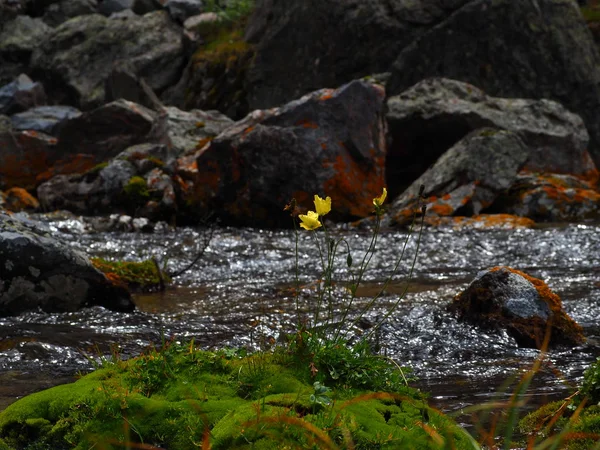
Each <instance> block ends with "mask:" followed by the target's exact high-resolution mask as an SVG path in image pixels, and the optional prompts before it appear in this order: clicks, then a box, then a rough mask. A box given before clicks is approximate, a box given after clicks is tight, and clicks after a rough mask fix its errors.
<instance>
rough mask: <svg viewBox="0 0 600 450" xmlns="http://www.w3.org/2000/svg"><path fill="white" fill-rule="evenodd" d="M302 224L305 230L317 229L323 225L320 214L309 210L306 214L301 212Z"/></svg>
mask: <svg viewBox="0 0 600 450" xmlns="http://www.w3.org/2000/svg"><path fill="white" fill-rule="evenodd" d="M298 217H300V226H301V227H302V228H304V229H305V230H316V229H317V228H319V227H320V226H321V222H319V215H318V214H317V213H316V212H314V211H308V212H307V213H306V214H300V215H299V216H298Z"/></svg>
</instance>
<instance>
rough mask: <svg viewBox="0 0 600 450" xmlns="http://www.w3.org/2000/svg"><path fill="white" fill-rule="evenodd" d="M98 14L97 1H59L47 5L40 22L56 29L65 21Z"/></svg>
mask: <svg viewBox="0 0 600 450" xmlns="http://www.w3.org/2000/svg"><path fill="white" fill-rule="evenodd" d="M96 12H98V2H97V0H60V1H58V2H56V3H52V4H51V5H48V7H47V8H46V10H45V11H44V15H43V17H42V20H43V21H44V22H45V23H46V24H48V25H50V26H51V27H57V26H59V25H61V24H62V23H64V22H66V21H67V20H69V19H71V18H73V17H77V16H83V15H87V14H94V13H96Z"/></svg>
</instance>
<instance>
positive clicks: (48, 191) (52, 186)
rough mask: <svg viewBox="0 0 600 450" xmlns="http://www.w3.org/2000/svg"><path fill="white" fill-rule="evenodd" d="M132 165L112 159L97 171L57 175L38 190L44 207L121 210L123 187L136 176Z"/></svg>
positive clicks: (100, 211) (96, 211)
mask: <svg viewBox="0 0 600 450" xmlns="http://www.w3.org/2000/svg"><path fill="white" fill-rule="evenodd" d="M136 173H137V172H136V170H135V167H134V166H133V164H131V163H130V162H128V161H124V160H120V159H115V160H113V161H111V162H110V163H109V164H108V165H107V166H106V167H105V168H103V169H101V170H100V171H98V172H97V173H90V174H84V175H57V176H55V177H53V178H51V179H50V180H48V181H47V182H45V183H43V184H41V185H40V186H39V187H38V189H37V195H38V200H39V202H40V205H41V206H42V208H43V209H45V210H49V211H53V210H57V209H66V210H69V211H72V212H75V213H84V214H87V215H95V214H104V213H107V212H114V211H115V210H122V211H123V210H124V207H123V188H124V187H125V186H126V185H127V183H128V182H129V180H130V179H131V177H133V176H134V175H136Z"/></svg>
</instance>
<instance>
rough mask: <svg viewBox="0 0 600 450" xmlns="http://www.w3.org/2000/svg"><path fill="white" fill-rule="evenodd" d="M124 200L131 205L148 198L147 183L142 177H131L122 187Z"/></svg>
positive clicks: (139, 203)
mask: <svg viewBox="0 0 600 450" xmlns="http://www.w3.org/2000/svg"><path fill="white" fill-rule="evenodd" d="M123 194H124V195H125V199H126V202H127V203H129V204H131V205H141V204H143V203H145V202H146V201H147V200H148V199H149V198H150V192H149V191H148V184H147V183H146V180H145V179H144V178H143V177H139V176H135V177H131V178H130V179H129V181H128V183H127V184H126V185H125V187H124V188H123Z"/></svg>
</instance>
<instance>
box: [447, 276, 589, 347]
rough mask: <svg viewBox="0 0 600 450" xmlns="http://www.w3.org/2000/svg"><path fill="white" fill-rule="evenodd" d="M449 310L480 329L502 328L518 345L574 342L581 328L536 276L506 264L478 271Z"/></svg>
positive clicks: (578, 341)
mask: <svg viewBox="0 0 600 450" xmlns="http://www.w3.org/2000/svg"><path fill="white" fill-rule="evenodd" d="M449 309H450V310H451V311H453V312H455V313H457V314H458V317H459V318H460V319H461V320H466V321H468V322H471V323H474V324H476V325H479V326H482V327H484V328H494V329H499V330H502V329H505V330H506V331H507V332H508V333H509V334H510V335H511V336H512V337H513V338H514V339H515V340H516V341H517V344H518V345H519V346H520V347H531V348H542V347H543V344H544V339H545V337H546V333H550V336H549V345H557V344H565V345H578V344H581V343H583V342H585V337H584V336H583V331H582V328H581V326H579V325H578V324H577V323H576V322H575V321H574V320H573V319H571V318H570V317H569V316H568V315H567V314H566V313H565V312H564V310H563V309H562V302H561V300H560V297H559V296H558V295H556V294H555V293H554V292H552V291H551V290H550V288H549V287H548V285H547V284H546V283H545V282H544V281H542V280H540V279H538V278H533V277H531V276H529V275H527V274H526V273H524V272H521V271H519V270H515V269H512V268H510V267H494V268H492V269H488V270H484V271H481V272H479V273H478V274H477V276H476V277H475V279H474V280H473V281H471V283H470V284H469V286H468V287H467V288H466V289H465V290H464V291H463V292H461V293H460V294H459V295H457V296H456V297H455V298H454V300H453V302H452V303H451V304H450V305H449Z"/></svg>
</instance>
